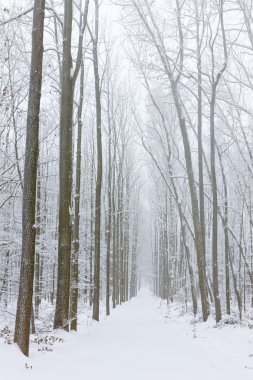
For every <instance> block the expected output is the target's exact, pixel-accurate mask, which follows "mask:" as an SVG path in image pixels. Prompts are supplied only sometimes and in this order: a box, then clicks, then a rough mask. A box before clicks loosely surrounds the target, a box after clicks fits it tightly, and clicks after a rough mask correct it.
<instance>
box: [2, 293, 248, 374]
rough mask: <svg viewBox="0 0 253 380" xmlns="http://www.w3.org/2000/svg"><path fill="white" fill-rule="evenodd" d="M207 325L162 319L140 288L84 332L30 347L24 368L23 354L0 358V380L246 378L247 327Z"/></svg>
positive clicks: (148, 297)
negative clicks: (43, 347) (49, 345)
mask: <svg viewBox="0 0 253 380" xmlns="http://www.w3.org/2000/svg"><path fill="white" fill-rule="evenodd" d="M198 326H199V327H198ZM212 326H213V324H210V327H209V328H208V325H204V324H198V325H197V330H196V329H195V328H194V326H193V325H191V324H190V323H189V318H188V320H187V322H186V320H185V319H184V318H175V317H173V315H172V316H170V315H169V316H168V318H165V315H163V313H162V311H161V309H160V308H159V300H157V299H156V298H154V297H153V296H152V295H151V294H150V292H149V291H148V290H147V289H143V290H141V292H140V293H139V295H138V296H137V297H136V298H135V299H134V300H131V301H130V302H128V303H126V304H124V305H122V306H120V307H118V308H117V309H116V310H113V311H112V315H111V316H110V317H108V318H106V319H105V320H103V321H102V322H101V323H99V324H97V323H93V325H92V328H91V329H90V331H89V332H88V333H87V331H86V332H84V331H83V332H79V333H71V334H67V333H65V335H64V338H65V342H64V343H61V344H60V343H59V344H57V345H56V346H55V347H54V351H53V352H48V353H46V354H42V353H38V352H36V351H35V350H34V352H32V353H31V354H32V355H31V358H30V359H29V361H28V364H29V365H32V369H26V368H24V367H25V366H24V363H25V362H26V361H27V360H26V359H25V357H21V355H19V356H20V357H21V358H19V359H18V360H17V351H15V352H13V360H12V362H10V363H9V370H8V371H7V367H6V366H5V365H6V364H7V362H8V358H5V357H4V358H3V359H4V360H3V361H2V360H1V357H0V363H1V367H2V363H5V364H4V372H2V369H1V373H2V375H3V377H2V375H1V379H4V380H16V379H18V380H23V379H34V380H42V379H43V380H53V379H55V380H56V379H57V380H65V379H66V380H151V379H152V380H156V379H168V380H169V379H171V380H186V379H189V380H203V379H205V380H209V379H210V380H214V379H215V380H234V379H235V380H248V379H252V378H253V358H251V357H250V354H251V353H252V354H253V335H252V334H253V333H252V331H251V330H249V329H246V328H244V329H242V328H240V327H237V328H234V327H231V326H229V327H225V328H223V329H217V328H213V327H212ZM198 329H199V331H198ZM66 337H67V338H66ZM0 349H1V347H0ZM13 349H14V350H17V349H16V348H15V347H11V349H10V353H12V350H13ZM5 351H6V350H5ZM0 353H2V351H0ZM5 359H6V360H5ZM9 360H10V361H11V357H10V358H9ZM251 367H252V368H251Z"/></svg>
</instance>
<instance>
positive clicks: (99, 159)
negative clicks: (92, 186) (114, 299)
mask: <svg viewBox="0 0 253 380" xmlns="http://www.w3.org/2000/svg"><path fill="white" fill-rule="evenodd" d="M98 21H99V5H98V0H95V35H94V36H93V38H92V42H93V69H94V78H95V95H96V124H97V179H96V201H95V267H94V300H93V319H95V320H96V321H99V302H100V249H101V247H100V245H101V244H100V240H101V236H100V235H101V232H100V230H101V192H102V177H103V157H102V131H101V129H102V124H101V99H100V96H101V93H100V79H99V69H98Z"/></svg>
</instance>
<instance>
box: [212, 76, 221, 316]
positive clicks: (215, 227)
mask: <svg viewBox="0 0 253 380" xmlns="http://www.w3.org/2000/svg"><path fill="white" fill-rule="evenodd" d="M215 95H216V84H214V85H213V86H212V98H211V104H210V153H211V176H212V191H213V231H212V258H213V295H214V305H215V317H216V322H217V323H218V322H219V321H220V320H221V305H220V295H219V269H218V194H217V181H216V167H215V161H216V160H215V131H214V129H215V124H214V112H215Z"/></svg>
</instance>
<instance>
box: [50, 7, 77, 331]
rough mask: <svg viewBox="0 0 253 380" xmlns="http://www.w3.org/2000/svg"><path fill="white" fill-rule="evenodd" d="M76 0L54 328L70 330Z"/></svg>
mask: <svg viewBox="0 0 253 380" xmlns="http://www.w3.org/2000/svg"><path fill="white" fill-rule="evenodd" d="M72 3H73V1H72V0H65V1H64V31H63V61H62V88H61V105H60V163H59V165H60V167H59V171H60V187H59V193H60V198H59V237H58V280H57V296H56V310H55V317H54V328H63V329H65V330H67V331H68V330H69V296H70V261H71V215H70V212H71V192H72V116H73V83H72V78H71V69H72V56H71V36H72V18H73V14H72V13H73V9H72V8H73V4H72Z"/></svg>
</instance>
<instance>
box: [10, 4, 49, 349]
mask: <svg viewBox="0 0 253 380" xmlns="http://www.w3.org/2000/svg"><path fill="white" fill-rule="evenodd" d="M44 18H45V0H35V1H34V10H33V31H32V57H31V71H30V88H29V99H28V110H27V128H26V151H25V167H24V190H23V210H22V255H21V270H20V284H19V295H18V304H17V314H16V325H15V337H14V340H15V342H16V343H17V344H18V345H19V347H20V349H21V351H22V352H23V353H24V354H25V355H26V356H28V355H29V335H30V320H31V313H32V299H33V280H34V261H35V244H36V226H35V210H36V181H37V163H38V153H39V114H40V99H41V86H42V61H43V34H44V33H43V32H44Z"/></svg>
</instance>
